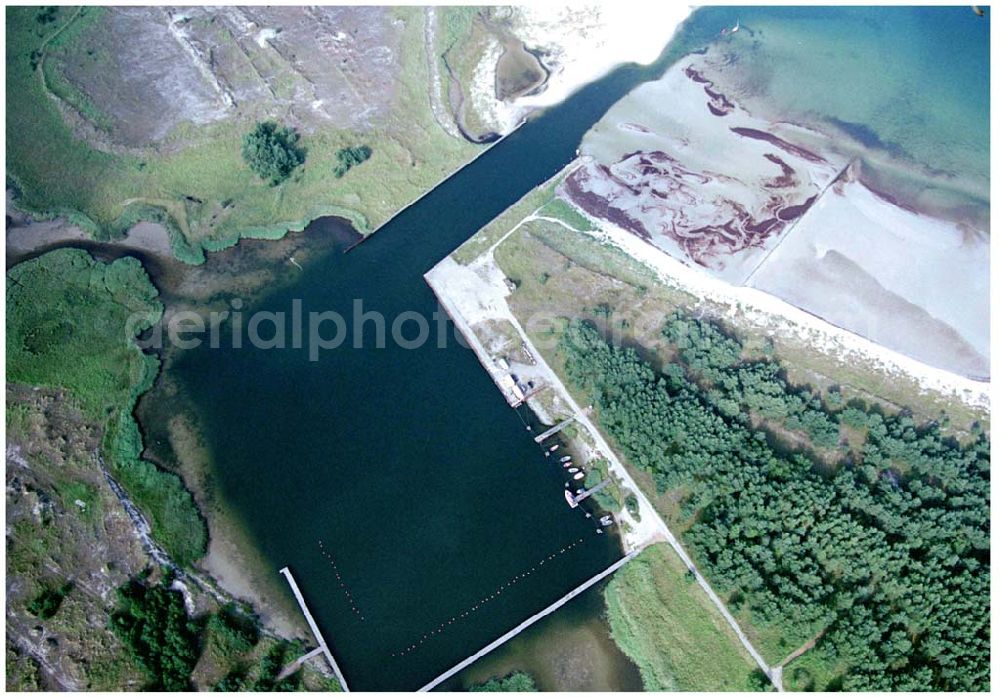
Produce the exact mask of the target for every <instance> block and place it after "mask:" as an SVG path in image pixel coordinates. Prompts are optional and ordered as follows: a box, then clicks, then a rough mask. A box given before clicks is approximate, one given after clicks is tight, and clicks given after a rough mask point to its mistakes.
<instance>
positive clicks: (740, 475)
mask: <svg viewBox="0 0 1000 697" xmlns="http://www.w3.org/2000/svg"><path fill="white" fill-rule="evenodd" d="M663 335H664V338H665V339H666V340H667V342H668V343H669V344H670V345H671V347H672V348H673V349H674V350H673V353H672V358H671V360H669V361H666V362H665V363H664V365H663V366H662V369H660V368H659V367H654V366H653V365H651V364H650V363H649V362H647V361H644V360H643V359H642V358H640V356H639V355H638V354H637V353H636V352H635V351H634V350H633V349H630V348H621V347H617V346H612V345H610V344H609V343H607V342H606V341H605V339H604V337H603V336H602V335H601V334H600V333H599V332H598V330H596V329H595V328H593V327H592V326H590V325H589V324H585V323H582V322H580V321H574V322H573V323H571V324H570V326H569V327H568V328H567V330H566V332H565V333H564V334H563V336H562V338H561V341H560V352H561V355H562V357H563V358H564V360H565V366H566V373H567V375H568V376H569V379H570V381H571V383H573V384H574V385H575V387H576V388H578V389H582V390H584V391H585V392H587V393H588V394H589V395H590V398H591V399H592V400H593V404H594V405H595V406H596V407H597V409H598V414H599V419H600V423H601V425H602V427H603V428H604V430H605V431H606V432H607V433H608V434H609V435H610V436H611V437H612V438H613V439H614V440H616V441H617V443H618V445H619V446H620V448H621V450H622V452H623V453H624V454H625V456H626V457H627V458H628V459H629V460H630V461H631V462H632V464H633V465H635V466H637V467H639V468H641V469H642V470H644V471H646V472H648V473H649V474H650V475H651V476H652V478H653V480H654V482H655V484H656V487H657V489H658V490H659V491H660V493H663V492H678V493H679V494H681V495H682V502H681V508H680V514H679V515H680V517H681V520H680V521H679V522H680V523H681V524H680V525H678V529H683V530H685V532H684V533H683V541H684V543H685V545H686V546H687V547H688V548H689V549H690V550H691V552H692V554H693V556H694V557H695V559H696V561H697V562H698V564H699V565H700V566H701V567H702V569H703V571H704V572H705V574H706V576H707V577H708V578H709V579H710V581H711V582H712V583H713V585H714V586H715V587H716V588H717V589H718V590H719V591H720V592H721V593H722V594H723V595H724V597H728V599H729V604H730V606H731V608H732V609H733V611H734V612H736V613H737V614H738V615H739V616H745V617H749V618H750V622H751V624H752V625H753V626H754V627H755V628H757V629H760V628H766V629H770V630H774V631H776V632H778V633H779V634H780V635H781V636H782V637H785V638H787V639H788V640H789V641H788V643H787V644H786V645H787V646H788V649H787V650H788V652H790V651H791V650H792V649H794V648H795V647H796V646H798V645H799V644H802V643H803V642H805V641H806V640H807V639H809V638H811V637H813V636H816V635H819V639H818V641H817V643H816V646H815V647H814V648H813V649H811V650H810V652H809V654H807V655H812V656H818V657H819V658H820V659H821V660H822V661H823V662H824V663H826V664H827V665H835V666H838V670H837V671H836V675H834V676H832V677H830V676H827V677H830V679H829V680H824V681H823V682H822V683H821V684H805V685H802V687H811V688H815V689H845V690H927V689H934V690H987V689H989V655H990V654H989V552H990V549H989V441H988V438H987V437H986V435H985V434H983V433H981V432H979V431H978V430H977V431H976V432H974V434H973V437H972V439H971V442H969V443H966V444H960V443H958V442H957V441H955V440H954V439H949V438H945V437H943V436H942V435H941V433H940V430H939V428H938V426H937V424H934V423H929V424H917V423H915V422H914V420H913V419H912V417H911V416H910V415H909V414H908V413H907V412H906V411H902V412H900V413H893V414H887V413H884V412H883V411H880V410H877V409H875V408H872V407H870V406H868V405H866V404H863V403H860V402H857V401H853V402H847V403H845V401H844V400H843V399H842V398H841V397H840V394H839V392H838V391H837V390H836V388H832V389H830V390H829V391H827V392H826V393H825V394H820V393H817V392H816V391H814V390H812V389H810V388H808V387H801V386H795V385H791V384H789V383H788V382H787V381H786V380H785V378H784V374H783V371H782V369H781V366H780V365H779V364H777V363H776V362H775V361H773V360H772V359H771V358H769V357H768V356H766V355H764V356H759V357H756V358H753V359H750V358H748V357H747V356H746V355H745V352H744V350H743V345H742V343H741V342H740V341H739V340H738V339H737V338H734V337H733V336H732V335H730V334H728V333H727V332H726V331H725V330H724V329H723V328H722V327H720V326H718V325H716V324H714V323H712V322H708V321H704V320H701V319H696V318H693V317H691V316H686V315H681V314H674V315H672V316H671V317H669V318H668V320H667V322H666V324H665V327H664V330H663ZM794 667H795V663H794V662H793V663H792V664H790V665H789V666H788V668H786V679H787V677H788V673H789V672H794ZM831 673H832V671H831Z"/></svg>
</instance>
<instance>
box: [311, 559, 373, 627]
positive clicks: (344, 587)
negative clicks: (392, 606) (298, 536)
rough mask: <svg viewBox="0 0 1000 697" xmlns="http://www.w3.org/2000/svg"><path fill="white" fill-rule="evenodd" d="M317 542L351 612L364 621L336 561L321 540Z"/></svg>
mask: <svg viewBox="0 0 1000 697" xmlns="http://www.w3.org/2000/svg"><path fill="white" fill-rule="evenodd" d="M317 542H318V543H319V553H320V554H322V555H323V556H324V557H326V558H327V561H329V562H330V566H332V567H333V573H334V575H335V576H336V577H337V582H338V583H340V588H341V590H342V591H344V597H345V598H347V602H348V604H349V605H350V606H351V612H353V613H354V614H355V615H357V616H358V617H360V618H361V621H362V622H364V621H365V616H364V615H363V614H361V610H359V609H358V606H357V605H356V604H355V602H354V596H353V595H351V589H350V588H348V587H347V584H346V583H344V579H343V578H342V577H341V575H340V569H338V568H337V562H336V561H334V559H333V555H332V554H330V553H329V552H327V551H326V549H325V548H324V547H323V540H317Z"/></svg>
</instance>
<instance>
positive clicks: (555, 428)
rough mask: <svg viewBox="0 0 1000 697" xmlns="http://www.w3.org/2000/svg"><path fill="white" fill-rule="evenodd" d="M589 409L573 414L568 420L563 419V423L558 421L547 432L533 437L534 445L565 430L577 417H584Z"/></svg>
mask: <svg viewBox="0 0 1000 697" xmlns="http://www.w3.org/2000/svg"><path fill="white" fill-rule="evenodd" d="M591 408H592V407H587V408H586V409H584V410H583V411H582V412H581V413H580V414H573V416H571V417H569V418H568V419H565V420H564V421H560V422H559V423H557V424H556V425H555V426H553V427H552V428H550V429H549V430H548V431H545V432H544V433H540V434H539V435H537V436H535V442H536V443H541V442H542V441H543V440H545V439H546V438H548V437H549V436H554V435H555V434H557V433H559V431H561V430H563V429H564V428H566V427H567V426H569V425H570V424H571V423H573V422H574V421H576V419H577V417H579V416H581V415H582V416H586V415H587V414H589V413H590V410H591Z"/></svg>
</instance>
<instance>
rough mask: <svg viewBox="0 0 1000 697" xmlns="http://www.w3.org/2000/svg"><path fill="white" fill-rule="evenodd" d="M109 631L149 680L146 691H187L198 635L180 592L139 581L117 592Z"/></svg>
mask: <svg viewBox="0 0 1000 697" xmlns="http://www.w3.org/2000/svg"><path fill="white" fill-rule="evenodd" d="M111 628H112V629H113V630H114V631H115V633H116V634H117V635H118V637H119V638H120V639H121V640H122V641H123V642H124V643H125V645H126V646H127V647H128V649H129V651H130V652H131V653H132V655H133V656H134V657H135V659H136V661H137V662H138V663H139V665H140V666H142V669H143V670H144V671H146V674H147V675H148V676H149V681H150V682H149V685H148V688H149V689H151V690H167V691H170V692H176V691H183V690H190V689H191V672H192V671H193V670H194V666H195V664H196V663H197V662H198V656H199V654H200V653H201V646H200V644H201V637H200V635H201V632H200V628H199V627H198V625H197V624H196V623H195V622H194V621H192V620H191V619H190V618H189V617H188V614H187V611H186V610H185V608H184V597H183V596H182V595H181V593H180V591H176V590H172V589H171V588H170V587H169V585H168V584H167V583H166V582H164V583H163V584H159V585H155V586H147V585H145V584H143V583H141V582H139V581H134V582H131V583H129V584H126V585H125V586H124V587H123V588H121V589H119V591H118V609H117V610H116V611H115V613H114V614H113V615H112V616H111Z"/></svg>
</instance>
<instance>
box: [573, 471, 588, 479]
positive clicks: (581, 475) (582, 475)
mask: <svg viewBox="0 0 1000 697" xmlns="http://www.w3.org/2000/svg"><path fill="white" fill-rule="evenodd" d="M586 476H587V475H585V474H584V473H583V472H577V473H576V474H574V475H573V479H583V478H584V477H586Z"/></svg>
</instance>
